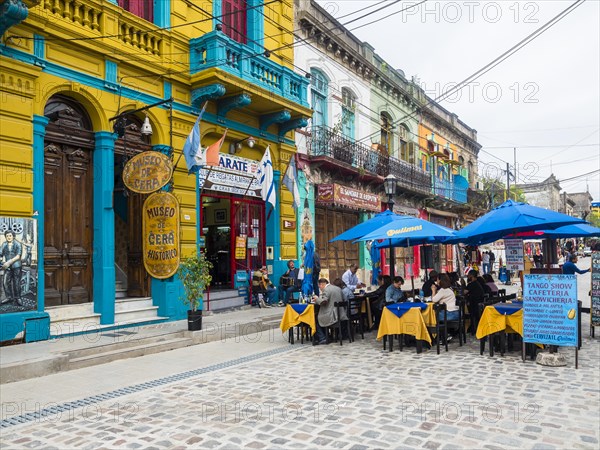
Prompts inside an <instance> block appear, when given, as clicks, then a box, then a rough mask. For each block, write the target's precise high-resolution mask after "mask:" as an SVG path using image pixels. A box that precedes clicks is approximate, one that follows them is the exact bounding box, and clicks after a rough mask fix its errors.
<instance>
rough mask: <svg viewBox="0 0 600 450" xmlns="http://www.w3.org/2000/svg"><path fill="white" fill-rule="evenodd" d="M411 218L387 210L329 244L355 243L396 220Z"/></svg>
mask: <svg viewBox="0 0 600 450" xmlns="http://www.w3.org/2000/svg"><path fill="white" fill-rule="evenodd" d="M409 218H410V216H403V215H401V214H396V213H393V212H392V211H390V210H389V209H388V210H385V211H383V212H380V213H378V214H375V215H374V216H373V217H371V218H370V219H368V220H365V221H364V222H362V223H359V224H358V225H356V226H354V227H352V228H350V229H349V230H346V231H344V232H343V233H342V234H340V235H338V236H336V237H334V238H333V239H332V240H330V241H329V242H335V241H354V240H356V239H359V238H361V237H363V236H364V235H365V234H367V233H370V232H371V231H373V230H376V229H377V228H379V227H381V226H382V225H385V224H388V223H390V222H394V221H396V220H404V219H409Z"/></svg>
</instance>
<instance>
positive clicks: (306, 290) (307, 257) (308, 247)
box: [302, 239, 315, 295]
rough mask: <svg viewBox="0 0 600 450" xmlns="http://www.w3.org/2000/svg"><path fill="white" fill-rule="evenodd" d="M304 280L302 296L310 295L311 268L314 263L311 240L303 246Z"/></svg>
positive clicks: (311, 290) (311, 285) (311, 283)
mask: <svg viewBox="0 0 600 450" xmlns="http://www.w3.org/2000/svg"><path fill="white" fill-rule="evenodd" d="M304 250H305V251H306V253H305V254H304V280H302V294H303V295H312V293H313V280H312V278H313V277H312V274H313V266H314V263H315V243H314V242H313V241H312V239H309V240H308V241H306V244H304Z"/></svg>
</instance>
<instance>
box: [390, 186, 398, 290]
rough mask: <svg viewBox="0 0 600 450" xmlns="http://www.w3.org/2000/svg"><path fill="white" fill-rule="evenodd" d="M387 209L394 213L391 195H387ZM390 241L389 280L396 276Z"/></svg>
mask: <svg viewBox="0 0 600 450" xmlns="http://www.w3.org/2000/svg"><path fill="white" fill-rule="evenodd" d="M388 209H389V210H390V211H391V212H394V200H393V199H392V196H391V195H388ZM391 244H392V240H391V239H390V278H392V279H393V278H394V277H395V276H396V269H395V267H394V252H395V249H394V248H393V247H392V246H391Z"/></svg>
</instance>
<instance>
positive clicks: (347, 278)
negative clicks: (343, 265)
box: [342, 264, 366, 292]
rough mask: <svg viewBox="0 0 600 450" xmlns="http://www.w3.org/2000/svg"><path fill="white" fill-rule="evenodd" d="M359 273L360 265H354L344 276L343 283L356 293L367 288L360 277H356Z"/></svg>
mask: <svg viewBox="0 0 600 450" xmlns="http://www.w3.org/2000/svg"><path fill="white" fill-rule="evenodd" d="M357 271H358V265H357V264H352V265H350V268H349V269H348V270H346V272H344V275H342V281H343V282H344V283H345V284H346V286H348V289H350V290H351V291H352V292H354V291H355V290H356V289H360V288H363V287H366V284H364V283H361V282H360V281H359V279H358V277H357V276H356V272H357Z"/></svg>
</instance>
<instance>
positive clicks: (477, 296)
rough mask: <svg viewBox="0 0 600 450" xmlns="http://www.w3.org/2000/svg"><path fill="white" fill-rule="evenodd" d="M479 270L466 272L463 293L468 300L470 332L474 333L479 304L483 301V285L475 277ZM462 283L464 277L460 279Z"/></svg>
mask: <svg viewBox="0 0 600 450" xmlns="http://www.w3.org/2000/svg"><path fill="white" fill-rule="evenodd" d="M478 277H479V272H477V271H476V270H471V271H469V273H468V274H467V281H468V282H469V283H468V284H467V286H466V287H465V290H464V294H465V298H466V300H467V302H469V314H470V316H471V334H475V330H477V324H478V323H479V304H480V303H483V298H484V296H485V292H484V291H483V287H482V286H481V284H480V283H479V280H477V278H478ZM462 282H463V283H464V279H463V280H462Z"/></svg>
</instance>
